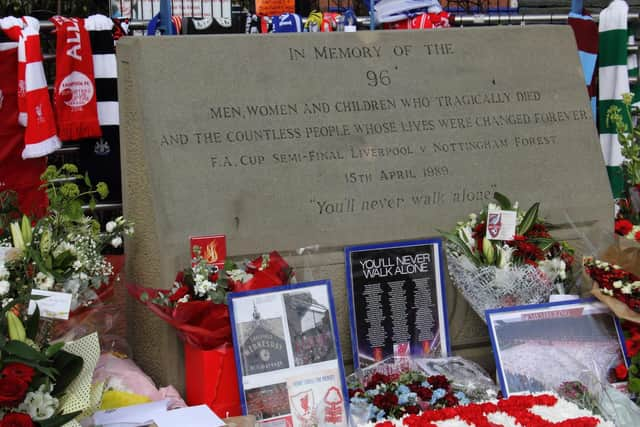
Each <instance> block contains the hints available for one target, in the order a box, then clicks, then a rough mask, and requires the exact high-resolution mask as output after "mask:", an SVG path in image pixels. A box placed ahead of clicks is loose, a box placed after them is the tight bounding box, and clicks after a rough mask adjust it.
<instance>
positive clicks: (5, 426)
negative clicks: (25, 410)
mask: <svg viewBox="0 0 640 427" xmlns="http://www.w3.org/2000/svg"><path fill="white" fill-rule="evenodd" d="M0 427H35V424H34V423H33V421H31V417H30V416H29V415H27V414H22V413H20V412H10V413H8V414H6V415H5V416H4V418H3V419H2V421H0Z"/></svg>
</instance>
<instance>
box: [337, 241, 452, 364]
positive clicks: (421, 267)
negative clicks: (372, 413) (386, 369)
mask: <svg viewBox="0 0 640 427" xmlns="http://www.w3.org/2000/svg"><path fill="white" fill-rule="evenodd" d="M345 267H346V282H347V296H348V304H349V320H350V327H351V343H352V350H353V360H354V368H355V369H358V368H360V367H364V366H367V365H370V364H372V363H376V362H379V361H381V360H384V359H385V358H387V357H392V356H395V357H405V356H416V357H423V356H426V355H433V356H436V357H447V356H448V355H449V354H450V353H451V345H450V339H449V326H448V320H447V300H446V291H445V277H444V253H443V244H442V239H441V238H430V239H420V240H410V241H399V242H389V243H379V244H368V245H359V246H350V247H347V248H345ZM407 308H408V309H407Z"/></svg>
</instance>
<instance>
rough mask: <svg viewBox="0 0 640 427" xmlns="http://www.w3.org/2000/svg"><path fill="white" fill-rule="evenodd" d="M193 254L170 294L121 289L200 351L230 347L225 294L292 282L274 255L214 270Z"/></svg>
mask: <svg viewBox="0 0 640 427" xmlns="http://www.w3.org/2000/svg"><path fill="white" fill-rule="evenodd" d="M194 253H195V254H196V256H195V258H194V259H193V263H192V267H190V268H188V269H185V270H184V271H181V272H179V273H178V274H177V275H176V279H175V282H174V283H173V286H172V287H171V289H166V290H165V289H151V288H144V287H141V286H137V285H134V284H127V287H128V289H129V293H130V294H131V295H133V296H134V297H135V298H136V299H138V300H139V301H140V302H142V303H143V304H145V305H146V306H147V307H148V308H149V309H150V310H151V311H152V312H153V313H155V314H156V315H157V316H158V317H160V318H161V319H163V320H164V321H166V322H167V323H169V324H170V325H171V326H173V327H174V328H175V329H176V330H177V331H178V333H179V335H180V336H181V337H182V339H183V340H184V341H185V342H186V343H188V344H190V345H192V346H193V347H195V348H198V349H201V350H212V349H215V348H217V347H220V346H224V345H230V344H231V343H232V339H231V324H230V319H229V310H228V307H227V293H229V292H241V291H248V290H255V289H263V288H269V287H273V286H280V285H286V284H288V283H291V281H292V279H293V277H294V274H293V270H292V269H291V267H289V264H287V262H286V261H285V260H284V259H283V258H282V257H281V256H280V254H279V253H278V252H275V251H273V252H271V253H269V254H265V255H261V256H259V257H257V258H256V259H254V260H252V261H250V262H245V263H241V264H236V263H234V262H231V261H227V262H226V263H225V265H224V268H222V269H220V270H218V269H217V268H215V267H214V266H209V265H207V262H206V260H205V259H204V258H203V257H202V254H201V253H200V249H199V248H198V247H195V248H194Z"/></svg>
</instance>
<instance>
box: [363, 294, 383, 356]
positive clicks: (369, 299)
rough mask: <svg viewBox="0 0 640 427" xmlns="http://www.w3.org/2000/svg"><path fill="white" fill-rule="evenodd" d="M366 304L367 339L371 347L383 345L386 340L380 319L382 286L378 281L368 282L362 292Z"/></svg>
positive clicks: (381, 318) (381, 319)
mask: <svg viewBox="0 0 640 427" xmlns="http://www.w3.org/2000/svg"><path fill="white" fill-rule="evenodd" d="M362 294H363V295H364V298H365V304H366V317H365V322H367V323H368V324H369V330H368V333H367V339H368V340H369V342H370V343H371V347H383V346H384V342H385V340H386V336H385V333H384V327H383V326H382V321H383V320H384V315H383V314H382V310H381V307H382V287H381V286H380V283H368V284H367V285H366V286H365V288H364V292H363V293H362Z"/></svg>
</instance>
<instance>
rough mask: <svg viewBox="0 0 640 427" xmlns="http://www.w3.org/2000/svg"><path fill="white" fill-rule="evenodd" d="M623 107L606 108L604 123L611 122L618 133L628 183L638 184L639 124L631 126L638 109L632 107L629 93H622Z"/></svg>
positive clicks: (639, 168)
mask: <svg viewBox="0 0 640 427" xmlns="http://www.w3.org/2000/svg"><path fill="white" fill-rule="evenodd" d="M622 101H623V105H624V108H623V109H621V108H620V107H618V106H617V105H612V106H611V107H609V110H607V117H606V123H607V124H608V125H609V124H613V125H614V126H615V128H616V133H617V134H618V141H619V142H620V146H621V153H622V155H623V156H624V157H625V160H624V163H623V168H624V172H625V179H626V181H627V183H628V184H629V185H636V184H640V124H638V125H636V126H635V127H633V126H632V124H631V123H633V117H634V116H638V115H639V113H640V110H638V108H636V107H633V106H632V105H631V102H632V101H633V96H632V95H631V94H625V95H623V99H622Z"/></svg>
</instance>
